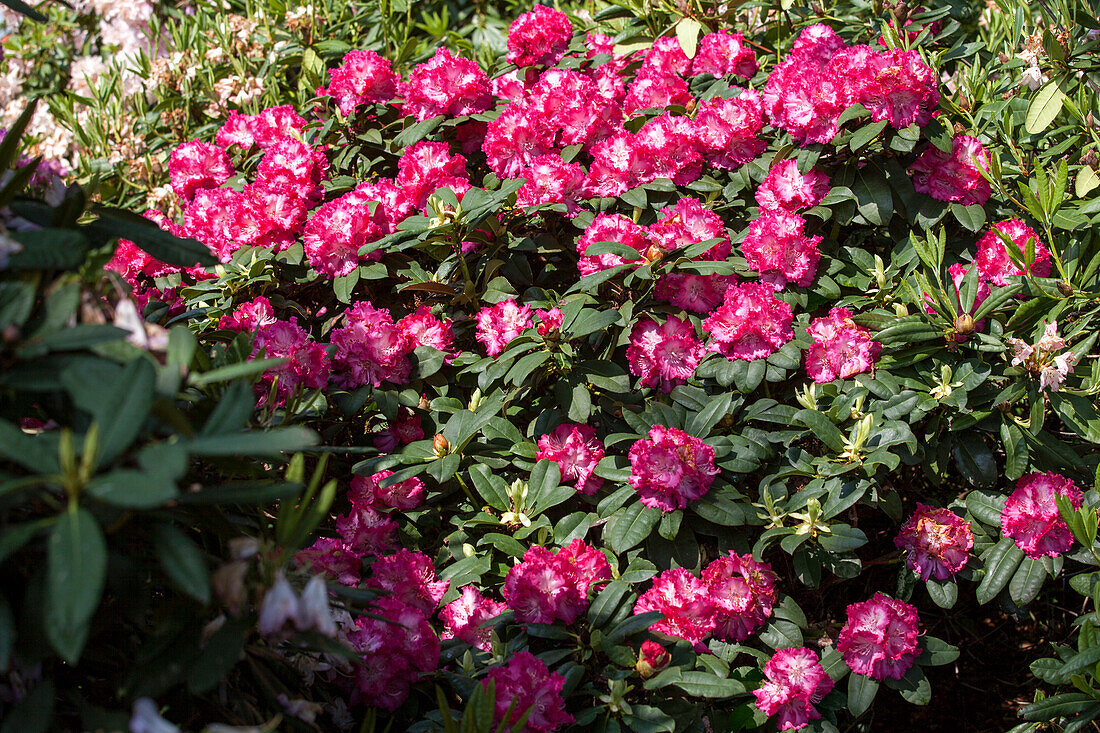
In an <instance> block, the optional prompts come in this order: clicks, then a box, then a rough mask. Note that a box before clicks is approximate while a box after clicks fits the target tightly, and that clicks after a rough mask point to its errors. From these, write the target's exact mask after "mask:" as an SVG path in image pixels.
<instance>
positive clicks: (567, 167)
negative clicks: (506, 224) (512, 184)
mask: <svg viewBox="0 0 1100 733" xmlns="http://www.w3.org/2000/svg"><path fill="white" fill-rule="evenodd" d="M523 175H524V177H525V178H526V179H527V180H526V181H524V184H523V187H522V188H520V190H519V192H518V193H517V194H516V206H518V207H520V208H522V209H527V208H530V207H533V206H541V205H542V204H565V215H566V216H568V217H574V216H576V215H577V214H579V213H580V210H581V207H580V201H581V199H583V198H584V193H585V173H584V169H583V168H581V166H580V163H566V162H565V161H564V160H562V158H561V156H560V155H553V154H548V155H540V156H539V157H537V158H535V159H534V160H532V161H531V165H530V166H529V167H528V168H527V170H526V171H525V172H524V174H523Z"/></svg>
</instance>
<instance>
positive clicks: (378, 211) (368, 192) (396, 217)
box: [355, 156, 468, 234]
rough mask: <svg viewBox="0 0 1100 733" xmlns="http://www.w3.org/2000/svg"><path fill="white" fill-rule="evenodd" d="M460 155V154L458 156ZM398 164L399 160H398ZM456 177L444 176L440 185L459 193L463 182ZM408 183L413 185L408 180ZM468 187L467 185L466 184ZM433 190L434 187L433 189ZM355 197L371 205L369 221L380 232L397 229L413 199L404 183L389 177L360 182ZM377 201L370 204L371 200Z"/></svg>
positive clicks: (391, 231)
mask: <svg viewBox="0 0 1100 733" xmlns="http://www.w3.org/2000/svg"><path fill="white" fill-rule="evenodd" d="M458 157H461V156H458ZM398 165H400V161H399V162H398ZM456 180H458V179H455V178H446V179H443V182H442V184H441V185H444V186H451V185H454V187H455V192H456V193H459V194H461V192H462V191H463V190H465V189H464V188H463V184H461V183H457V184H455V183H454V181H456ZM410 185H411V186H412V185H415V184H413V183H412V182H410ZM467 187H468V186H467ZM433 190H434V189H433ZM355 192H356V194H357V198H358V200H359V201H361V202H362V204H363V205H364V206H366V207H368V209H369V208H370V207H371V206H372V205H373V206H374V213H373V214H371V221H373V222H374V223H375V224H376V225H377V226H378V229H379V231H381V233H382V234H392V233H393V232H395V231H396V230H397V225H398V224H400V223H401V222H403V221H404V220H405V219H406V218H408V216H409V215H410V214H412V213H413V210H414V209H415V208H416V207H415V206H414V203H415V202H414V201H412V200H411V199H410V198H409V196H408V192H407V190H406V189H405V188H404V184H402V183H401V182H399V181H393V180H390V179H389V178H379V179H377V180H375V181H373V182H371V183H361V184H359V185H358V186H356V187H355ZM372 201H373V202H377V203H375V204H371V202H372Z"/></svg>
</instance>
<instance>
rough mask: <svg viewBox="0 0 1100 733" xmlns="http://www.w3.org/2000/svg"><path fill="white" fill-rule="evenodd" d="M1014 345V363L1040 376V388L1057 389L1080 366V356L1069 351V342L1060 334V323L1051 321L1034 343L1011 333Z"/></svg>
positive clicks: (1055, 390) (1012, 345)
mask: <svg viewBox="0 0 1100 733" xmlns="http://www.w3.org/2000/svg"><path fill="white" fill-rule="evenodd" d="M1005 340H1006V341H1008V345H1009V346H1011V347H1012V366H1022V367H1023V368H1024V369H1026V370H1028V371H1029V372H1031V373H1032V374H1037V375H1038V376H1039V389H1048V390H1050V391H1052V392H1057V391H1058V388H1059V387H1061V386H1062V382H1064V381H1065V379H1066V377H1068V376H1069V375H1070V374H1072V373H1073V368H1074V367H1075V366H1077V360H1078V356H1077V354H1076V353H1074V352H1073V351H1068V350H1067V349H1068V348H1069V344H1068V343H1066V340H1065V339H1064V338H1062V337H1061V336H1059V335H1058V323H1057V322H1051V323H1048V324H1046V326H1045V327H1044V328H1043V336H1042V338H1040V339H1039V340H1038V341H1037V342H1036V343H1035V344H1034V345H1032V344H1029V343H1027V342H1026V341H1024V340H1023V339H1019V338H1016V337H1015V336H1009V337H1008V338H1007V339H1005Z"/></svg>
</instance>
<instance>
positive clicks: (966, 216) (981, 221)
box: [951, 204, 985, 232]
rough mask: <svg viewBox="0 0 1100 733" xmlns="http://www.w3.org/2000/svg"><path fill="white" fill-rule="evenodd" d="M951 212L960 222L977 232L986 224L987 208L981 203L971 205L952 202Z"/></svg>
mask: <svg viewBox="0 0 1100 733" xmlns="http://www.w3.org/2000/svg"><path fill="white" fill-rule="evenodd" d="M951 213H952V214H954V215H955V218H956V219H957V220H958V222H959V223H960V224H962V225H963V226H964V227H966V228H967V229H969V230H970V231H972V232H976V231H978V230H979V229H981V228H982V227H983V226H985V208H983V207H982V205H981V204H972V205H971V206H963V205H962V204H951Z"/></svg>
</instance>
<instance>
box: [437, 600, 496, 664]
mask: <svg viewBox="0 0 1100 733" xmlns="http://www.w3.org/2000/svg"><path fill="white" fill-rule="evenodd" d="M506 610H508V606H507V605H506V604H504V603H498V602H497V601H494V600H491V599H489V598H486V597H485V596H484V595H482V593H481V591H480V590H478V589H477V588H475V587H474V586H472V585H468V586H466V587H465V588H463V589H462V595H460V596H459V597H458V598H456V599H455V600H453V601H451V602H450V603H448V604H447V605H446V606H444V607H443V610H442V611H440V612H439V618H440V619H441V620H442V621H443V635H442V638H443V639H459V640H460V641H464V642H466V643H467V644H469V645H470V646H472V647H475V648H477V649H480V650H481V651H483V652H487V651H490V650H491V649H492V634H493V630H492V629H491V628H489V627H487V626H484V624H485V623H486V622H487V621H490V620H492V619H494V618H496V617H497V616H499V615H500V614H502V613H504V612H505V611H506Z"/></svg>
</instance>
